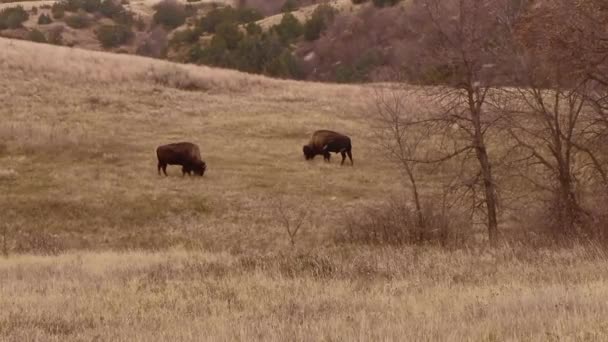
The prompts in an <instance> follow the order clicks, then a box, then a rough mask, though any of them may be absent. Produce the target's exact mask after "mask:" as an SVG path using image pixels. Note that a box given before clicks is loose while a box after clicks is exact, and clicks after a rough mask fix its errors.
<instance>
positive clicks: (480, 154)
mask: <svg viewBox="0 0 608 342" xmlns="http://www.w3.org/2000/svg"><path fill="white" fill-rule="evenodd" d="M476 97H477V98H479V94H476V93H475V91H474V90H472V89H471V90H470V91H469V110H470V113H471V119H472V121H473V127H474V134H475V135H474V137H473V146H474V147H475V152H476V156H477V160H478V161H479V168H480V170H481V176H482V178H483V186H484V195H485V203H486V210H487V214H488V239H489V241H490V245H491V246H493V247H495V246H496V245H497V243H498V219H497V210H496V208H497V205H498V201H497V199H496V187H495V185H494V179H493V177H492V165H491V163H490V158H489V157H488V151H487V149H486V145H485V141H484V136H483V127H482V125H481V103H482V102H481V101H476V100H475V98H476Z"/></svg>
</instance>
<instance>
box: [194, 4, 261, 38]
mask: <svg viewBox="0 0 608 342" xmlns="http://www.w3.org/2000/svg"><path fill="white" fill-rule="evenodd" d="M262 18H263V16H262V15H261V14H260V13H259V12H257V11H256V10H254V9H250V8H242V9H238V10H235V9H234V8H232V7H230V6H227V7H222V8H215V9H213V10H211V11H210V12H209V13H207V15H205V16H204V17H202V18H201V19H200V21H199V22H198V25H197V26H198V27H200V29H201V31H202V32H208V33H215V30H216V28H217V26H219V25H220V24H221V23H224V22H228V23H234V24H247V23H252V22H255V21H257V20H260V19H262Z"/></svg>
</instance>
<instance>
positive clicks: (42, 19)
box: [38, 13, 53, 25]
mask: <svg viewBox="0 0 608 342" xmlns="http://www.w3.org/2000/svg"><path fill="white" fill-rule="evenodd" d="M52 22H53V19H51V17H50V16H48V15H46V14H44V13H42V14H41V15H40V16H39V17H38V25H48V24H50V23H52Z"/></svg>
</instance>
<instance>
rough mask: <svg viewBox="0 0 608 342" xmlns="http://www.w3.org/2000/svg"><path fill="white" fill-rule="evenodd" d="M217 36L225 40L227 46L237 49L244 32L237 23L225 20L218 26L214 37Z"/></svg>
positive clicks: (230, 48)
mask: <svg viewBox="0 0 608 342" xmlns="http://www.w3.org/2000/svg"><path fill="white" fill-rule="evenodd" d="M215 37H219V38H221V39H222V40H223V41H224V42H225V44H226V48H227V49H229V50H232V49H235V48H236V46H237V45H238V43H239V41H240V40H241V39H243V33H242V32H241V30H240V29H239V27H238V26H236V24H234V23H230V22H223V23H221V24H219V25H218V26H217V28H216V31H215V36H214V38H215Z"/></svg>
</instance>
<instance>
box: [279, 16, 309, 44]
mask: <svg viewBox="0 0 608 342" xmlns="http://www.w3.org/2000/svg"><path fill="white" fill-rule="evenodd" d="M273 29H274V30H275V31H276V32H277V34H278V35H279V37H280V38H281V41H283V42H285V43H290V42H292V41H294V40H295V39H297V38H298V37H300V36H301V35H302V32H303V31H304V28H303V27H302V24H301V23H300V21H299V20H298V18H296V17H295V16H294V15H293V14H291V13H285V14H283V19H281V22H280V23H279V25H275V26H274V27H273Z"/></svg>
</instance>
